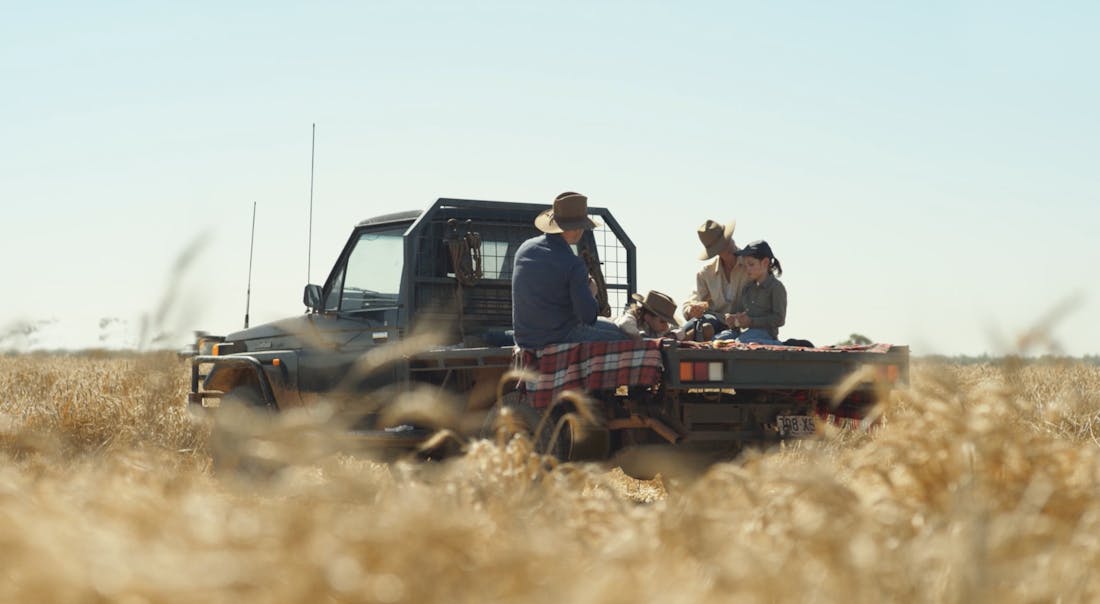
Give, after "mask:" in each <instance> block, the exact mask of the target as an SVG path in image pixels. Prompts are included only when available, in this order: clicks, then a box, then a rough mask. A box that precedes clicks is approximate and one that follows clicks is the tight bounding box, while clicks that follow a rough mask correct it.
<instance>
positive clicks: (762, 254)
mask: <svg viewBox="0 0 1100 604" xmlns="http://www.w3.org/2000/svg"><path fill="white" fill-rule="evenodd" d="M737 255H738V256H740V257H741V259H742V261H743V262H744V266H745V270H746V272H747V273H748V276H749V283H747V284H746V285H745V287H744V288H743V289H742V290H741V299H740V300H739V301H738V303H737V308H736V309H734V311H733V325H734V328H733V329H728V330H726V331H723V332H721V333H719V334H718V335H717V336H715V338H714V339H716V340H729V339H737V340H738V341H740V342H745V343H752V342H755V343H758V344H773V345H779V344H782V342H780V341H779V328H780V327H781V326H782V325H783V324H784V323H786V321H787V288H785V287H783V283H782V282H780V281H779V279H777V278H776V276H778V275H782V274H783V267H782V265H780V264H779V260H777V259H776V258H775V254H774V253H772V248H771V246H769V245H768V242H767V241H754V242H752V243H750V244H748V245H746V246H745V247H744V249H742V250H739V251H738V252H737ZM738 328H741V329H744V331H742V332H740V333H738Z"/></svg>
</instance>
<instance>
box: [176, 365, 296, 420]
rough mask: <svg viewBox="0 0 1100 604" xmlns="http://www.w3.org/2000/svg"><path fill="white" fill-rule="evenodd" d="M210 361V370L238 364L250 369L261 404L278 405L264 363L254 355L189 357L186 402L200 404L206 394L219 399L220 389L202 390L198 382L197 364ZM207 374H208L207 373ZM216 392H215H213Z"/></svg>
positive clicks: (222, 393)
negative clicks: (189, 367) (189, 373)
mask: <svg viewBox="0 0 1100 604" xmlns="http://www.w3.org/2000/svg"><path fill="white" fill-rule="evenodd" d="M205 363H212V364H213V365H214V367H213V368H211V370H210V371H211V372H213V371H214V369H215V368H217V367H218V366H230V367H232V366H239V367H245V368H247V369H249V370H251V371H252V372H253V373H254V374H255V375H256V383H258V384H259V385H260V396H261V397H263V405H264V406H265V407H267V408H269V409H271V410H273V411H274V410H277V409H278V408H279V407H278V405H277V404H276V403H275V394H274V391H273V390H272V388H271V380H270V379H268V377H267V372H265V371H264V365H263V363H261V362H260V360H259V359H257V358H256V357H249V356H224V357H223V356H214V355H198V356H194V357H191V392H190V393H188V395H187V402H188V403H190V404H192V405H200V406H201V405H202V400H203V398H205V397H207V396H211V397H216V398H218V399H220V398H221V397H222V396H223V395H224V394H225V393H224V392H222V391H220V390H211V391H203V390H201V389H200V384H199V365H203V364H205ZM207 375H209V374H207ZM215 393H217V394H215Z"/></svg>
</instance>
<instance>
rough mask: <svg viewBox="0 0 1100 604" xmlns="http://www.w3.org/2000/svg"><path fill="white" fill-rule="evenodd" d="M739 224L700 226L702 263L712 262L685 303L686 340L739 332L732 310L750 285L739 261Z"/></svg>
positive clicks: (715, 222) (704, 268) (707, 265)
mask: <svg viewBox="0 0 1100 604" xmlns="http://www.w3.org/2000/svg"><path fill="white" fill-rule="evenodd" d="M736 226H737V221H730V223H729V224H726V225H724V226H723V225H722V224H719V223H718V222H717V221H714V220H707V221H706V222H704V223H703V225H702V226H700V227H699V230H698V235H699V242H700V243H702V244H703V253H702V255H700V256H699V259H700V260H710V262H708V263H706V264H704V265H703V268H701V269H699V273H698V274H697V275H696V276H695V291H694V292H692V294H691V297H690V298H688V300H687V301H686V302H684V305H683V307H682V308H681V311H682V312H683V313H684V319H686V320H687V321H686V322H685V323H684V333H685V337H686V339H689V340H690V339H694V340H699V341H707V340H710V339H711V338H713V337H714V334H715V333H718V332H721V331H723V330H726V329H737V327H738V326H737V325H736V321H735V320H734V315H733V310H734V308H735V307H736V306H737V302H738V301H739V300H740V299H741V290H742V288H744V286H745V284H746V283H748V279H749V278H748V274H747V273H746V272H745V267H744V266H742V265H741V263H739V262H738V261H737V256H735V255H734V254H735V253H736V252H737V245H736V244H735V243H734V242H733V229H734V228H735V227H736Z"/></svg>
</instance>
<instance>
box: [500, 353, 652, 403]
mask: <svg viewBox="0 0 1100 604" xmlns="http://www.w3.org/2000/svg"><path fill="white" fill-rule="evenodd" d="M660 349H661V340H642V341H641V342H635V341H632V340H628V341H621V342H583V343H580V344H551V345H550V346H546V347H545V348H540V349H538V350H529V349H520V350H518V351H517V357H516V361H517V363H516V364H517V367H518V368H519V369H526V370H529V371H532V372H535V373H537V377H536V378H535V380H534V381H524V382H521V384H520V386H521V388H522V389H524V390H525V391H526V392H527V395H528V398H529V399H530V401H531V405H532V406H534V407H535V408H536V409H545V408H546V407H547V406H549V405H550V403H551V402H552V401H553V400H554V398H555V397H556V396H558V395H559V394H561V393H562V392H565V391H566V390H582V391H588V392H592V391H596V390H614V389H616V388H618V387H619V386H652V385H654V384H656V383H657V381H658V380H660V378H661V371H662V369H663V364H662V362H661V352H660Z"/></svg>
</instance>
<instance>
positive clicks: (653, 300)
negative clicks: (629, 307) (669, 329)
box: [630, 290, 680, 327]
mask: <svg viewBox="0 0 1100 604" xmlns="http://www.w3.org/2000/svg"><path fill="white" fill-rule="evenodd" d="M630 297H631V298H634V301H635V302H637V303H638V304H641V305H642V308H644V309H646V310H648V311H649V312H651V313H653V314H655V315H657V316H658V317H661V318H662V319H664V320H665V321H668V322H669V324H670V325H672V326H673V327H679V326H680V323H679V322H677V321H676V317H675V316H673V315H675V314H676V303H675V302H673V301H672V298H671V297H670V296H668V295H667V294H662V293H661V292H659V291H655V290H649V293H647V294H646V295H645V297H644V298H643V297H642V296H641V294H633V295H631V296H630Z"/></svg>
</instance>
